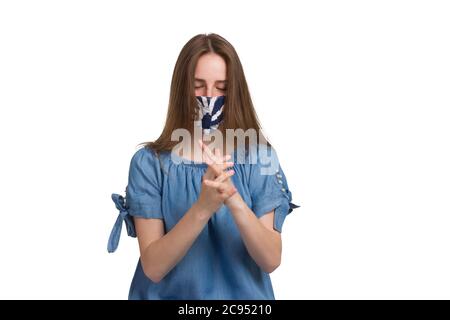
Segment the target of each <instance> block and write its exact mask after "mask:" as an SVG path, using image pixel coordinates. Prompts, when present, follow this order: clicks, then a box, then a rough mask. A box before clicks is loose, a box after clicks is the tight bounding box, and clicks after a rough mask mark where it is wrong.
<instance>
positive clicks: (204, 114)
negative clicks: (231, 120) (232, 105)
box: [196, 96, 225, 134]
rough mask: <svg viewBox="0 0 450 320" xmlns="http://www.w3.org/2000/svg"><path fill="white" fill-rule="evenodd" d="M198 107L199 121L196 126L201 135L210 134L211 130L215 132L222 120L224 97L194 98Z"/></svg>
mask: <svg viewBox="0 0 450 320" xmlns="http://www.w3.org/2000/svg"><path fill="white" fill-rule="evenodd" d="M196 98H197V104H198V107H199V115H200V120H199V121H197V122H196V123H197V126H201V127H202V129H203V133H205V134H210V131H211V130H217V128H218V127H219V124H220V123H221V122H222V120H223V112H222V111H223V106H224V104H225V96H216V97H208V96H196Z"/></svg>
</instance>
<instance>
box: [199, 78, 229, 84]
mask: <svg viewBox="0 0 450 320" xmlns="http://www.w3.org/2000/svg"><path fill="white" fill-rule="evenodd" d="M194 80H195V81H201V82H205V79H199V78H195V79H194ZM216 82H220V83H227V82H228V80H217V81H216Z"/></svg>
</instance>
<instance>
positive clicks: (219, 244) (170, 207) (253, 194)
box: [108, 144, 299, 300]
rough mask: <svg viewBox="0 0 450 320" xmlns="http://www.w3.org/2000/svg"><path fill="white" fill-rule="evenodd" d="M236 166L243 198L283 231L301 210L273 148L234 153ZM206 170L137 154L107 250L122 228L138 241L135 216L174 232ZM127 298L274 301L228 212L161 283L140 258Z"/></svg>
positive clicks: (168, 157)
mask: <svg viewBox="0 0 450 320" xmlns="http://www.w3.org/2000/svg"><path fill="white" fill-rule="evenodd" d="M238 150H239V149H238ZM240 150H242V149H240ZM261 151H262V152H261ZM261 155H263V156H261ZM267 155H269V156H267ZM263 160H264V161H263ZM268 160H269V161H268ZM232 161H234V162H235V164H234V168H233V169H234V170H235V174H234V175H233V176H232V177H231V179H232V180H233V183H234V185H235V187H236V188H237V190H238V192H239V193H240V195H241V197H242V198H243V199H244V201H245V202H246V203H247V205H248V206H249V208H251V209H252V211H253V212H254V213H255V215H256V216H257V217H258V218H259V217H261V216H263V215H264V214H266V213H268V212H270V211H272V210H275V218H274V225H273V227H274V229H276V230H277V231H279V232H281V228H282V225H283V222H284V220H285V218H286V216H287V215H288V214H289V213H290V212H291V211H292V210H293V209H294V208H297V207H299V206H298V205H295V204H293V203H292V202H291V200H292V195H291V192H290V190H289V188H288V184H287V180H286V177H285V175H284V173H283V170H282V169H281V166H280V165H279V162H278V158H277V156H276V153H275V149H272V148H271V147H267V146H265V145H262V144H259V145H256V147H251V148H248V149H247V151H246V152H241V151H236V152H233V153H232ZM206 169H207V164H206V163H202V162H194V161H192V160H187V159H184V158H181V157H178V156H176V155H172V154H171V153H170V152H162V153H159V154H156V153H155V152H154V151H153V150H151V149H148V148H146V147H143V148H141V149H139V150H137V151H136V152H135V154H134V155H133V157H132V159H131V162H130V168H129V176H128V185H127V187H126V190H125V191H126V194H125V197H123V196H122V195H119V194H112V199H113V201H114V203H115V205H116V208H117V209H118V210H119V216H118V218H117V220H116V223H115V225H114V227H113V230H112V231H111V235H110V238H109V241H108V251H109V252H114V251H115V250H116V248H117V246H118V243H119V238H120V234H121V230H122V224H123V222H125V225H126V229H127V234H128V235H129V236H131V237H136V231H135V227H134V222H133V217H134V216H135V217H144V218H156V219H162V220H163V222H164V227H165V232H166V233H167V232H169V231H170V230H171V229H172V228H173V227H174V226H175V225H176V224H177V222H178V221H179V220H180V219H181V218H182V217H183V215H184V214H185V213H186V211H187V210H189V208H190V207H191V206H192V205H193V204H194V202H195V201H196V200H197V198H198V195H199V193H200V190H201V181H202V180H201V179H202V176H203V174H204V173H205V171H206ZM128 298H129V299H132V300H135V299H139V300H141V299H164V300H166V299H177V300H188V299H202V300H203V299H211V300H216V299H233V300H242V299H270V300H273V299H275V297H274V292H273V289H272V283H271V280H270V276H269V274H268V273H266V272H264V271H263V270H262V269H261V268H260V267H259V266H258V265H257V264H256V263H255V261H254V260H253V258H252V257H251V256H250V255H249V253H248V251H247V249H246V247H245V245H244V242H243V240H242V238H241V235H240V232H239V229H238V228H237V226H236V224H235V222H234V220H233V216H232V214H231V212H230V211H229V209H228V208H227V207H226V206H225V205H223V206H222V207H221V208H220V209H219V210H218V211H217V212H215V213H214V214H213V216H212V217H211V218H210V220H209V221H208V223H207V224H206V225H205V227H204V229H203V230H202V232H201V233H200V234H199V236H198V237H197V239H196V240H195V241H194V243H193V245H192V246H191V248H190V249H189V250H188V252H187V253H186V255H185V256H184V257H183V258H182V260H180V261H179V263H178V264H177V265H176V266H175V267H174V268H173V269H172V270H171V271H170V272H169V273H167V274H166V276H165V277H164V278H163V279H162V280H161V281H159V282H158V283H155V282H153V281H152V280H150V279H149V278H148V277H147V276H146V275H145V274H144V272H143V269H142V265H141V262H140V259H138V262H137V267H136V271H135V273H134V277H133V280H132V282H131V287H130V290H129V295H128Z"/></svg>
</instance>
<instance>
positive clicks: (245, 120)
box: [140, 33, 270, 153]
mask: <svg viewBox="0 0 450 320" xmlns="http://www.w3.org/2000/svg"><path fill="white" fill-rule="evenodd" d="M206 53H216V54H218V55H220V56H221V57H222V58H223V59H224V60H225V62H226V65H227V80H228V81H227V90H226V102H225V106H224V108H223V113H224V119H223V122H222V123H221V124H220V125H219V127H218V130H220V131H221V132H222V135H223V137H224V138H225V137H226V134H225V129H243V130H244V131H246V130H248V129H254V130H256V132H258V133H259V134H258V135H257V139H258V142H262V141H261V140H260V137H262V138H263V140H264V142H265V143H266V144H268V145H270V143H269V142H268V140H267V138H266V137H265V136H264V134H263V133H262V131H261V130H262V129H261V125H260V122H259V120H258V117H257V115H256V112H255V109H254V107H253V103H252V99H251V97H250V92H249V89H248V86H247V81H246V80H245V75H244V70H243V68H242V65H241V61H240V60H239V57H238V55H237V53H236V50H235V49H234V47H233V46H232V45H231V44H230V43H229V42H228V41H227V40H226V39H224V38H223V37H221V36H219V35H218V34H215V33H209V34H198V35H196V36H194V37H193V38H191V39H190V40H189V41H188V42H187V43H186V44H185V45H184V47H183V48H182V50H181V52H180V55H179V56H178V59H177V62H176V64H175V68H174V70H173V75H172V83H171V86H170V99H169V107H168V110H167V116H166V123H165V126H164V129H163V131H162V133H161V135H160V136H159V138H158V139H157V140H155V141H153V142H143V143H141V144H140V145H145V146H146V147H148V148H152V149H153V150H155V151H156V152H157V153H159V152H161V151H171V150H172V148H173V147H174V146H175V145H176V144H178V143H179V142H178V141H172V140H171V135H172V132H173V131H174V130H175V129H178V128H184V129H187V130H188V131H189V132H190V133H191V134H192V133H193V130H194V120H195V119H196V117H197V115H198V106H197V101H196V98H195V86H194V77H195V74H194V73H195V67H196V65H197V61H198V59H199V58H200V56H202V55H203V54H206ZM246 146H247V141H246Z"/></svg>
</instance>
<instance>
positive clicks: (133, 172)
mask: <svg viewBox="0 0 450 320" xmlns="http://www.w3.org/2000/svg"><path fill="white" fill-rule="evenodd" d="M161 180H162V176H161V168H160V163H159V159H158V158H157V156H156V154H155V153H154V151H153V150H151V149H147V148H145V147H144V148H142V149H139V150H138V151H137V152H136V153H135V154H134V155H133V157H132V159H131V162H130V170H129V173H128V185H127V188H126V205H127V207H128V212H129V214H130V215H132V216H136V217H142V218H159V219H162V218H163V216H162V211H161V184H162V181H161Z"/></svg>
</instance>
